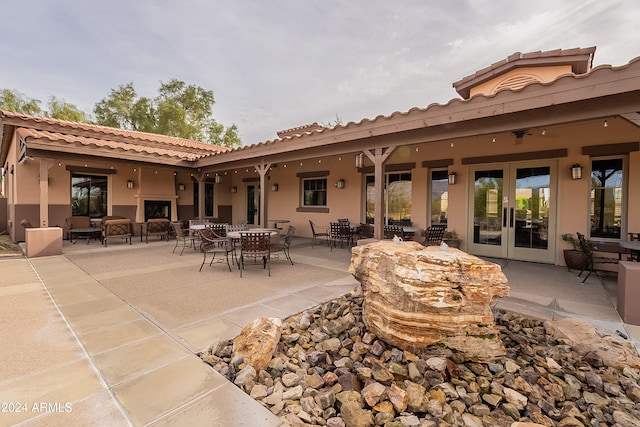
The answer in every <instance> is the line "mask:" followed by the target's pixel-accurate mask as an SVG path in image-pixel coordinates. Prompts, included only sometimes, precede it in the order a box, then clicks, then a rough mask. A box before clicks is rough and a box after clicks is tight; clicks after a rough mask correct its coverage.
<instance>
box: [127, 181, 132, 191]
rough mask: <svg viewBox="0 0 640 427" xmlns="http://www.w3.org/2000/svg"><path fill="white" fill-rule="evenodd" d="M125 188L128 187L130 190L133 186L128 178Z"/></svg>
mask: <svg viewBox="0 0 640 427" xmlns="http://www.w3.org/2000/svg"><path fill="white" fill-rule="evenodd" d="M127 188H128V189H129V190H131V189H132V188H133V181H131V180H128V181H127Z"/></svg>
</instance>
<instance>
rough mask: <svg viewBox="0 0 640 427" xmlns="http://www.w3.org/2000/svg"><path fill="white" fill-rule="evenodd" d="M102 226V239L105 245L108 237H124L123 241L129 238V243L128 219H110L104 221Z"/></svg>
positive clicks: (129, 228)
mask: <svg viewBox="0 0 640 427" xmlns="http://www.w3.org/2000/svg"><path fill="white" fill-rule="evenodd" d="M102 227H103V228H102V241H103V242H104V245H105V246H107V241H109V240H110V239H124V241H125V243H126V242H127V240H129V244H131V220H130V219H128V218H126V219H110V220H107V221H105V222H104V223H103V224H102Z"/></svg>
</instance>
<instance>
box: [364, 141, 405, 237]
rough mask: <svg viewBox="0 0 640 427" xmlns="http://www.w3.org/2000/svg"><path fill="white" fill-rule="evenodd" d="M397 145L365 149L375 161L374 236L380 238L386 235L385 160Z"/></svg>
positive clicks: (365, 152)
mask: <svg viewBox="0 0 640 427" xmlns="http://www.w3.org/2000/svg"><path fill="white" fill-rule="evenodd" d="M396 147H397V146H395V145H394V146H392V147H383V148H374V149H373V150H364V154H365V155H366V156H367V157H368V158H369V160H371V161H372V162H373V165H374V167H375V169H374V179H375V187H374V200H375V205H376V207H375V211H374V216H375V218H374V222H373V237H374V238H375V239H380V240H382V238H383V237H384V221H383V218H384V162H385V161H386V160H387V158H388V157H389V156H390V155H391V153H393V150H395V148H396Z"/></svg>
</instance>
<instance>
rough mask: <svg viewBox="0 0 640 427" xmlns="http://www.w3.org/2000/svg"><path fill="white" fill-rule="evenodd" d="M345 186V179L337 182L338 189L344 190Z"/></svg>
mask: <svg viewBox="0 0 640 427" xmlns="http://www.w3.org/2000/svg"><path fill="white" fill-rule="evenodd" d="M345 184H346V182H345V181H344V179H339V180H338V182H336V188H337V189H339V190H342V189H343V188H344V185H345Z"/></svg>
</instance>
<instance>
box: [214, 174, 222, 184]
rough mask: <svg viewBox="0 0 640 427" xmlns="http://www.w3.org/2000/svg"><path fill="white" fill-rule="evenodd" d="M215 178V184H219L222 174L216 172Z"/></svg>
mask: <svg viewBox="0 0 640 427" xmlns="http://www.w3.org/2000/svg"><path fill="white" fill-rule="evenodd" d="M215 180H216V184H220V183H221V182H222V175H218V174H216V178H215Z"/></svg>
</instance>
